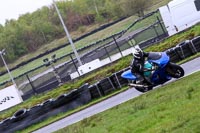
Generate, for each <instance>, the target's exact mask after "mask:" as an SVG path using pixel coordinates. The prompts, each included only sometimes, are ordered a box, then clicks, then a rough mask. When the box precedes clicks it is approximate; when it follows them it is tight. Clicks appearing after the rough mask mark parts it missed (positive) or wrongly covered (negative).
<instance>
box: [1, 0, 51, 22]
mask: <svg viewBox="0 0 200 133" xmlns="http://www.w3.org/2000/svg"><path fill="white" fill-rule="evenodd" d="M0 2H1V3H0V24H3V25H4V23H5V21H6V19H8V20H10V19H17V18H18V17H19V16H20V15H22V14H25V13H27V12H30V13H31V12H33V11H35V10H37V9H39V8H41V7H42V6H49V5H51V4H52V3H53V2H52V0H0Z"/></svg>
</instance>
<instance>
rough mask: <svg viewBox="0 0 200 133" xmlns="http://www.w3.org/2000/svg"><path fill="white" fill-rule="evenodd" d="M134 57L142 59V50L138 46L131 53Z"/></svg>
mask: <svg viewBox="0 0 200 133" xmlns="http://www.w3.org/2000/svg"><path fill="white" fill-rule="evenodd" d="M133 56H134V58H136V59H140V60H141V59H143V56H144V52H143V51H142V50H141V49H140V48H135V52H134V54H133Z"/></svg>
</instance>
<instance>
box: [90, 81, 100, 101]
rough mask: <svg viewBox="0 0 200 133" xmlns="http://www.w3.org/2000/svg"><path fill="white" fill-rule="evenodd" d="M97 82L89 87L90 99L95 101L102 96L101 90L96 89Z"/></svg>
mask: <svg viewBox="0 0 200 133" xmlns="http://www.w3.org/2000/svg"><path fill="white" fill-rule="evenodd" d="M98 84H99V83H98V82H97V83H95V84H93V85H91V86H89V90H90V94H91V98H92V99H96V98H99V97H102V96H103V92H102V90H100V88H99V87H98Z"/></svg>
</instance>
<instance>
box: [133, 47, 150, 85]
mask: <svg viewBox="0 0 200 133" xmlns="http://www.w3.org/2000/svg"><path fill="white" fill-rule="evenodd" d="M133 56H134V59H133V60H132V63H131V72H132V73H133V74H134V75H135V76H136V77H137V79H138V80H137V82H136V83H138V84H141V83H143V81H144V79H145V77H144V63H145V57H148V56H149V53H146V52H144V51H142V50H141V49H140V48H139V47H138V48H135V52H134V54H133Z"/></svg>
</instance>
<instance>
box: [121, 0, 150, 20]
mask: <svg viewBox="0 0 200 133" xmlns="http://www.w3.org/2000/svg"><path fill="white" fill-rule="evenodd" d="M122 5H123V10H124V11H125V12H126V15H133V14H137V15H138V17H142V16H144V11H145V9H146V8H147V7H149V6H150V5H151V0H127V1H124V2H123V4H122Z"/></svg>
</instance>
